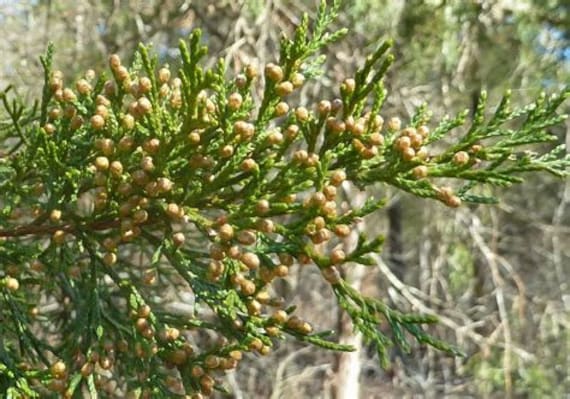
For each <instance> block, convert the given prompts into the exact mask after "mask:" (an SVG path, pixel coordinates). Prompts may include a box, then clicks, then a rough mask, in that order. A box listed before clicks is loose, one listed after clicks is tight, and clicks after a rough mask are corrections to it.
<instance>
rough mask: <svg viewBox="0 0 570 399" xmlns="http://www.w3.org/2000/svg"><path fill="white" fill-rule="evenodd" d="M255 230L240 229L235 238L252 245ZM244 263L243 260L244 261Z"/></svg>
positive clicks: (254, 239)
mask: <svg viewBox="0 0 570 399" xmlns="http://www.w3.org/2000/svg"><path fill="white" fill-rule="evenodd" d="M256 238H257V237H256V235H255V231H253V230H242V231H240V232H239V233H238V235H237V240H238V241H239V243H240V244H243V245H253V244H255V241H256ZM244 263H245V262H244Z"/></svg>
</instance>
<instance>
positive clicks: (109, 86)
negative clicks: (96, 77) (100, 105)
mask: <svg viewBox="0 0 570 399" xmlns="http://www.w3.org/2000/svg"><path fill="white" fill-rule="evenodd" d="M103 93H105V95H106V96H108V97H112V96H114V95H115V94H116V93H117V86H116V85H115V82H113V81H112V80H107V81H106V82H105V84H104V85H103ZM97 98H99V97H97Z"/></svg>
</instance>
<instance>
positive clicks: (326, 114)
mask: <svg viewBox="0 0 570 399" xmlns="http://www.w3.org/2000/svg"><path fill="white" fill-rule="evenodd" d="M338 9H339V4H338V3H336V2H335V3H334V4H333V5H332V6H329V7H327V6H326V5H325V3H324V2H323V3H322V4H321V7H320V9H319V12H318V16H317V19H316V21H315V22H314V23H310V21H309V19H308V17H307V16H305V17H303V19H302V20H301V23H300V25H299V27H298V28H297V30H296V31H295V33H294V35H293V38H292V39H288V38H283V39H282V41H281V53H280V59H279V60H277V61H276V63H275V64H268V65H266V66H265V68H264V79H262V78H261V77H260V76H258V72H257V70H256V69H255V68H254V67H253V66H248V67H247V68H245V70H244V72H243V74H239V75H238V76H235V77H232V78H229V79H228V77H227V72H226V66H225V65H224V63H223V61H219V62H218V63H217V64H216V65H215V66H214V67H212V68H211V69H206V68H204V67H202V66H201V65H202V60H203V58H204V57H205V56H206V54H207V49H206V48H205V47H203V46H202V45H201V40H200V32H198V31H196V32H194V33H192V34H191V36H190V38H189V40H188V41H182V42H181V43H180V65H181V67H180V69H179V71H178V73H177V74H175V73H171V71H170V70H168V68H166V67H161V68H159V66H158V65H157V64H158V62H157V58H156V57H155V56H154V55H152V52H151V51H150V49H149V48H148V47H145V46H140V48H139V51H138V54H137V56H136V57H135V61H134V63H133V65H132V66H131V67H130V68H126V67H125V66H122V65H121V64H120V60H119V59H118V57H116V56H112V57H111V58H110V71H111V73H110V74H109V75H107V76H106V75H105V74H104V73H101V74H100V75H98V76H97V75H96V74H94V73H92V72H89V73H88V74H86V77H85V79H81V80H79V81H77V82H76V85H75V89H74V90H72V89H70V88H65V86H64V84H63V77H62V76H61V74H60V73H59V72H57V71H54V70H53V67H52V54H53V47H52V46H50V47H49V49H48V52H47V54H46V55H45V56H44V57H42V59H41V60H42V64H43V66H44V69H45V87H44V90H43V96H42V100H41V102H39V103H37V104H34V105H33V106H28V105H26V104H24V103H22V102H21V101H20V100H19V99H18V97H17V96H15V95H13V94H12V93H11V88H7V89H6V90H4V92H2V93H1V96H0V99H1V101H2V103H3V106H4V110H5V116H6V118H5V119H4V120H2V121H0V145H1V147H0V149H1V150H2V156H1V158H0V189H1V194H0V239H1V240H2V241H1V242H0V243H1V246H0V340H1V342H0V390H1V391H2V392H3V393H5V395H6V397H14V398H15V397H40V396H41V397H44V396H46V395H49V394H50V392H51V394H52V395H56V393H65V395H67V396H68V397H79V396H80V395H82V392H85V390H87V391H88V392H90V393H91V394H92V395H96V392H97V391H99V394H103V392H104V391H102V390H101V386H102V384H101V380H102V379H104V380H106V381H109V380H114V381H115V383H116V384H117V385H116V387H115V388H114V389H118V390H119V392H123V393H126V392H132V393H134V394H135V395H142V397H147V396H149V395H150V396H152V397H173V396H176V395H180V396H183V395H185V394H192V395H195V396H194V397H200V396H199V395H209V394H211V393H212V392H213V390H224V387H223V384H222V383H221V381H220V379H219V378H218V376H219V375H220V370H227V369H233V368H235V367H236V366H237V365H238V363H239V361H240V359H241V356H242V352H258V353H260V354H264V355H265V354H268V353H269V352H270V349H271V347H272V346H273V345H274V343H275V342H276V340H282V339H285V338H286V337H287V336H290V337H293V338H295V339H297V340H299V341H303V342H307V343H309V344H313V345H318V346H321V347H323V348H326V349H331V350H340V351H351V350H353V348H352V347H351V346H347V345H341V344H338V343H335V341H334V338H335V336H334V332H329V331H324V332H316V333H315V332H313V327H312V326H311V325H310V324H309V323H308V322H307V321H305V320H303V319H301V318H300V317H298V316H297V315H295V308H294V307H293V306H289V304H287V303H284V301H283V299H282V298H279V297H277V296H276V295H275V293H274V292H273V291H272V289H271V287H272V283H273V282H274V281H275V280H276V279H279V278H282V277H284V276H286V274H287V272H288V269H289V268H291V267H298V266H297V265H307V266H302V267H317V268H319V269H320V270H321V272H322V275H323V278H324V279H325V280H326V281H327V282H329V283H330V286H331V293H332V294H333V295H335V296H336V298H337V300H338V303H339V305H340V306H341V307H342V308H343V309H344V310H345V311H346V312H347V313H348V314H349V315H350V317H351V318H352V321H353V324H354V328H355V330H356V331H357V332H359V333H362V334H363V336H364V337H365V338H366V339H367V340H369V341H371V342H372V343H373V344H374V345H375V347H376V349H377V352H378V354H379V358H380V361H381V363H382V364H383V365H386V364H387V363H388V357H387V348H388V347H390V346H391V345H397V346H399V347H400V348H402V349H403V350H405V351H409V350H410V347H411V346H410V342H409V340H410V338H413V339H415V340H417V341H418V342H419V343H422V344H427V345H431V346H433V347H435V348H437V349H440V350H443V351H446V352H448V353H450V354H451V355H460V352H459V351H458V350H457V349H455V348H453V347H452V346H450V345H448V344H447V343H445V342H442V341H440V340H438V339H437V338H435V337H433V336H431V335H430V334H429V333H428V332H427V331H426V330H425V328H426V326H427V325H429V324H433V323H436V322H437V318H435V317H433V316H431V315H420V314H408V313H402V312H400V311H398V310H395V309H392V308H390V307H389V306H388V305H387V304H386V303H384V302H383V301H382V300H381V299H380V298H368V297H364V296H363V295H362V294H361V293H359V292H358V291H357V290H355V289H353V288H352V287H351V286H350V285H349V284H348V283H347V282H346V281H345V280H344V279H343V278H342V274H343V273H342V269H343V268H349V267H353V266H354V265H356V264H360V265H367V266H373V265H374V261H373V258H372V257H371V256H370V255H371V254H375V253H378V252H379V251H380V249H381V246H382V242H383V240H382V237H374V238H372V239H367V238H366V237H365V236H364V235H360V236H358V237H357V238H356V237H355V238H354V239H355V240H356V245H355V246H354V247H355V248H354V249H353V250H352V251H351V252H348V253H345V252H344V251H343V250H341V249H339V244H342V243H343V242H345V240H347V239H348V237H350V236H352V235H354V234H355V233H354V232H353V231H352V230H355V229H354V226H355V224H357V223H358V222H359V221H360V220H362V218H364V217H366V216H367V215H370V214H371V213H373V212H375V211H377V210H378V209H379V208H381V207H382V205H383V204H384V201H383V200H375V199H374V198H369V199H368V200H367V201H366V203H365V204H364V205H363V206H362V207H361V208H356V209H349V210H348V211H347V210H345V209H343V208H341V207H340V206H339V203H337V199H336V191H337V187H339V186H341V185H344V187H347V188H349V187H351V186H352V187H353V189H365V188H366V187H369V186H372V185H376V184H378V183H384V184H388V185H392V186H395V187H398V188H400V189H401V190H404V191H407V192H409V193H411V194H413V195H415V196H418V197H423V198H431V199H436V200H438V201H441V202H442V203H443V204H445V205H447V206H451V207H457V206H460V205H461V203H465V202H467V203H470V202H471V203H492V202H495V201H496V200H495V198H493V197H489V196H483V195H481V194H480V192H482V190H480V189H479V188H480V187H482V186H485V185H492V186H509V185H511V184H513V183H519V182H521V178H520V173H522V172H531V171H532V172H535V171H547V172H550V173H552V174H554V175H557V176H565V174H566V169H567V167H568V165H569V164H570V158H569V157H568V156H567V155H565V149H564V148H563V147H557V148H554V149H551V150H546V152H544V149H545V146H536V144H542V143H549V142H552V141H555V139H556V138H555V137H554V136H553V135H552V134H550V133H549V131H548V128H549V127H551V126H554V125H557V124H559V123H560V122H561V121H562V120H563V119H564V118H565V116H563V115H558V114H557V113H556V110H557V108H558V107H559V106H560V104H561V103H562V102H563V101H564V100H565V98H566V97H568V95H569V94H570V91H569V90H566V91H564V92H563V93H561V94H559V95H554V96H551V97H546V96H541V97H539V98H538V99H537V100H536V102H535V103H534V104H531V105H529V106H527V107H524V108H517V109H511V107H510V105H509V94H507V95H505V97H504V98H503V100H502V101H501V103H500V104H499V106H498V107H497V109H496V110H495V111H494V112H493V113H491V114H490V115H489V113H488V112H486V110H487V107H486V96H485V94H483V95H481V97H480V101H479V104H478V107H477V109H476V111H475V114H474V116H473V118H471V122H468V121H467V116H468V113H467V112H464V113H461V114H459V115H457V116H456V117H453V118H449V119H445V120H443V121H440V122H439V123H437V122H436V123H434V122H432V121H430V115H429V111H428V108H427V106H422V107H419V108H418V110H417V113H416V114H415V115H414V117H413V118H412V119H411V120H410V121H409V122H407V123H403V122H401V121H400V120H399V119H398V118H395V117H392V118H387V120H386V121H385V120H384V118H383V117H382V116H380V113H381V110H382V104H383V102H384V100H385V99H386V96H387V95H388V94H387V92H386V90H385V89H384V86H383V83H382V79H383V76H384V74H385V72H386V71H387V69H388V68H389V66H390V64H391V63H392V61H393V56H392V55H391V54H390V53H389V51H390V48H391V46H392V43H391V42H385V43H382V44H380V46H378V49H377V50H376V51H375V52H374V53H373V54H371V55H370V56H369V57H368V58H367V59H366V61H365V63H364V65H363V66H362V67H361V68H360V69H359V70H358V71H357V72H356V73H355V75H354V77H352V78H347V79H345V80H344V81H343V82H342V84H341V85H340V87H339V97H338V98H335V99H333V100H332V101H327V100H323V101H320V102H319V103H318V104H316V106H315V107H314V110H313V107H308V108H305V107H304V106H303V105H301V104H294V102H295V100H290V98H295V91H297V90H299V87H301V86H302V85H304V84H310V82H309V81H310V79H311V78H314V77H316V76H318V74H319V70H320V67H321V65H322V63H323V61H324V60H323V58H322V57H321V56H319V55H318V51H319V50H320V49H321V48H322V47H323V46H326V45H328V44H330V43H332V42H334V41H336V40H338V39H340V38H341V37H342V36H343V35H344V34H345V33H346V31H345V30H340V31H338V32H334V33H331V32H328V31H327V27H328V26H329V25H330V23H331V22H332V21H333V20H334V18H335V16H336V15H337V13H338ZM171 75H172V76H171ZM174 75H177V77H174ZM257 89H259V90H260V93H262V95H261V98H260V101H259V102H258V101H256V100H255V97H254V96H253V93H254V91H255V90H257ZM430 125H432V127H431V128H430V127H429V126H430ZM465 125H467V126H465ZM450 133H452V134H450ZM529 145H535V147H536V148H537V149H538V150H539V151H543V153H542V154H539V153H534V152H531V151H529ZM485 192H488V190H487V189H485ZM169 289H171V290H172V289H174V290H186V291H190V292H191V293H192V294H193V296H194V299H195V306H194V308H193V311H192V312H187V314H181V313H177V312H175V311H172V309H170V308H168V307H166V306H163V304H162V303H161V302H160V301H157V300H156V297H157V295H158V296H160V295H161V293H162V292H167V291H168V290H169ZM46 298H47V299H46ZM46 301H47V302H49V303H51V304H52V305H53V304H54V303H55V306H47V305H46ZM40 305H42V306H43V308H49V309H48V310H45V309H44V311H43V312H42V311H40V310H39V309H38V306H40ZM381 324H384V325H385V326H388V327H389V328H387V329H386V328H382V330H381V329H380V325H381ZM200 331H209V332H210V335H209V336H210V337H211V336H216V337H218V340H217V341H212V340H211V339H209V340H208V339H205V343H204V345H203V346H201V345H196V344H195V342H198V337H199V336H200V335H199V333H200ZM203 337H204V336H202V338H203ZM210 341H211V342H210ZM198 343H199V342H198Z"/></svg>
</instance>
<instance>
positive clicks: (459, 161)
mask: <svg viewBox="0 0 570 399" xmlns="http://www.w3.org/2000/svg"><path fill="white" fill-rule="evenodd" d="M453 163H454V164H455V165H458V166H464V165H467V164H468V163H469V154H468V153H467V152H465V151H458V152H456V153H455V154H454V155H453Z"/></svg>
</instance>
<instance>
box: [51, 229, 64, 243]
mask: <svg viewBox="0 0 570 399" xmlns="http://www.w3.org/2000/svg"><path fill="white" fill-rule="evenodd" d="M65 236H66V234H65V231H63V230H56V231H55V232H54V233H53V235H52V237H51V238H52V241H53V243H54V244H55V245H61V244H63V243H64V242H65Z"/></svg>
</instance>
